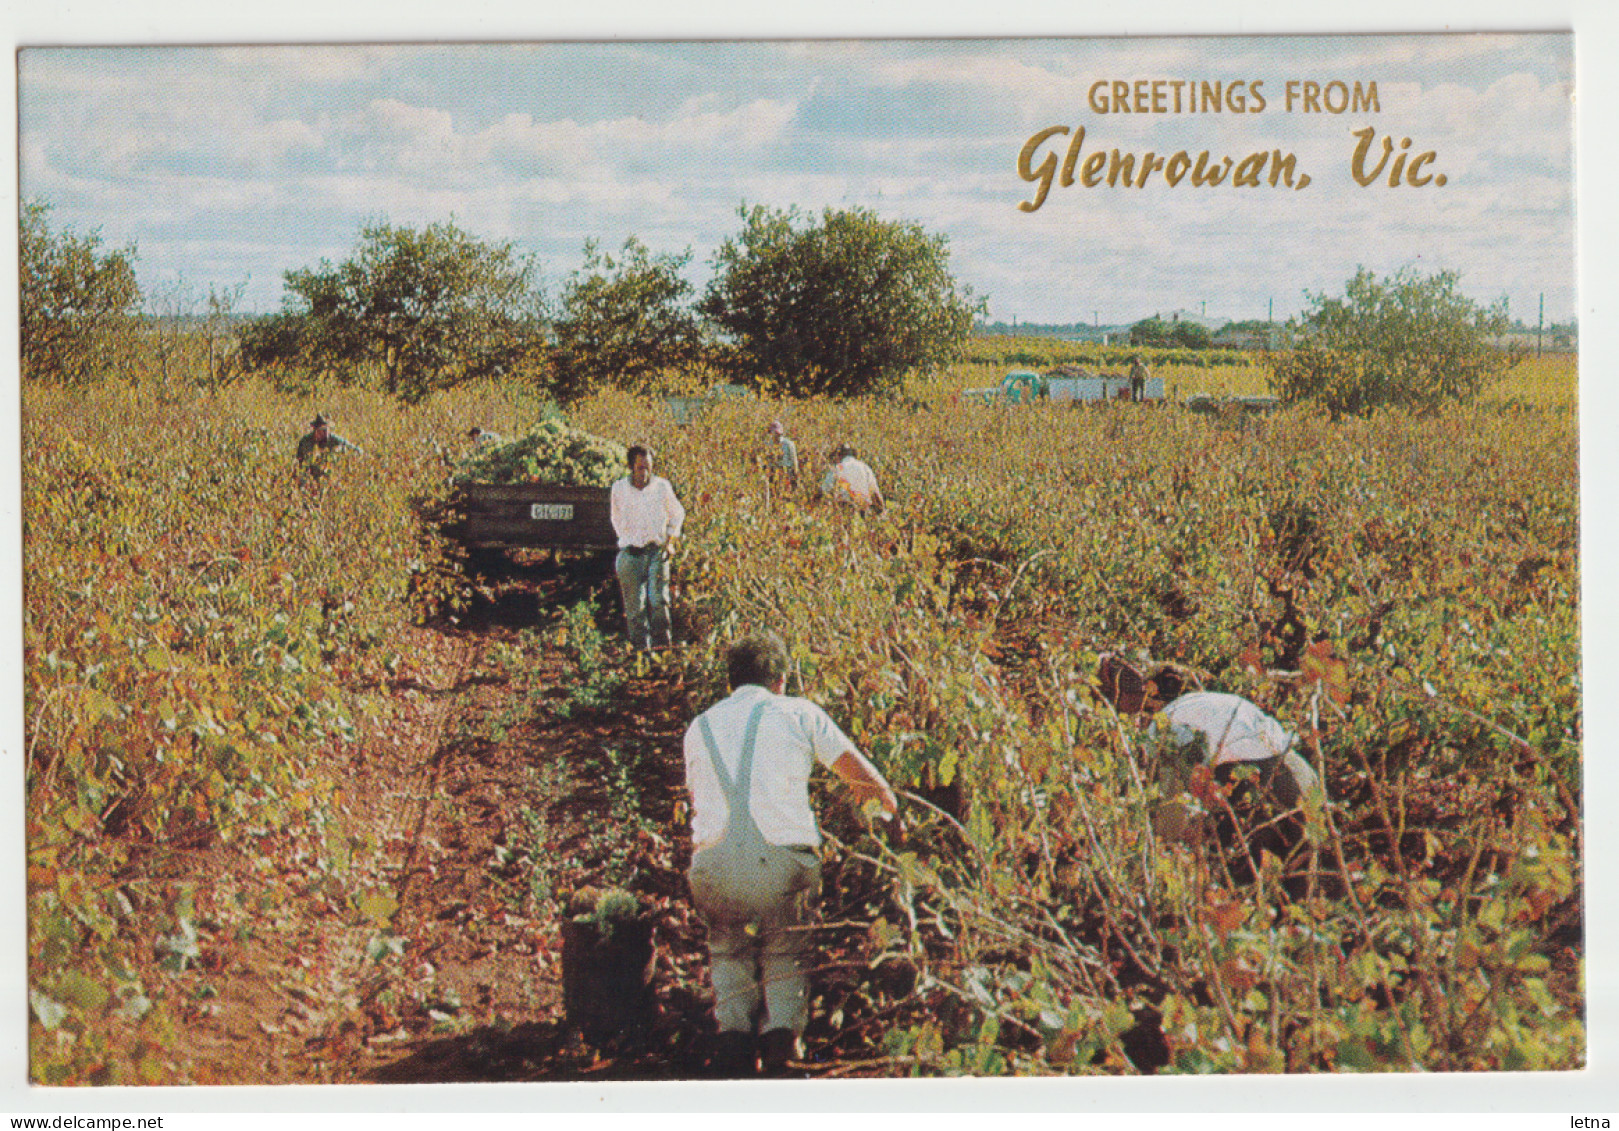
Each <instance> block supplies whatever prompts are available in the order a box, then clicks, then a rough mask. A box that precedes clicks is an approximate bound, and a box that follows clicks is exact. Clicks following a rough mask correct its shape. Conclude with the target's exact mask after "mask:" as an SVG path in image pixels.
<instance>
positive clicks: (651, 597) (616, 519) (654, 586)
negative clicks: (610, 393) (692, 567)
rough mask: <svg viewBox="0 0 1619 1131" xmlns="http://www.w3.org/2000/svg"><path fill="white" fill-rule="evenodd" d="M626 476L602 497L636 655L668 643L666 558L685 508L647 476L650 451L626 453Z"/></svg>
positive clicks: (658, 479)
mask: <svg viewBox="0 0 1619 1131" xmlns="http://www.w3.org/2000/svg"><path fill="white" fill-rule="evenodd" d="M627 462H628V463H629V467H630V473H629V474H628V475H626V476H624V477H623V478H622V479H619V480H618V481H616V482H615V483H614V484H613V486H612V490H611V491H610V492H609V493H608V511H609V515H610V517H611V518H612V521H613V532H614V533H615V534H617V535H618V558H617V559H616V560H615V562H614V568H615V570H616V572H617V574H618V586H619V591H620V593H622V595H623V597H624V621H625V624H626V627H627V628H628V630H629V634H630V645H631V647H633V648H634V649H635V650H636V651H637V652H645V651H649V650H651V649H652V648H662V647H667V646H668V645H669V644H671V643H673V637H672V635H671V633H670V629H669V559H670V558H671V557H672V556H673V555H674V552H675V543H676V542H677V540H678V539H679V538H680V528H681V527H682V526H683V525H684V524H685V521H686V508H685V507H684V506H682V505H681V503H680V499H679V498H678V497H677V496H676V495H675V489H674V487H673V486H671V485H670V483H669V481H668V480H667V479H664V478H662V477H660V476H657V475H653V474H652V450H651V449H650V448H647V447H645V446H643V445H641V444H637V445H635V446H634V447H632V448H631V449H630V450H629V453H628V457H627Z"/></svg>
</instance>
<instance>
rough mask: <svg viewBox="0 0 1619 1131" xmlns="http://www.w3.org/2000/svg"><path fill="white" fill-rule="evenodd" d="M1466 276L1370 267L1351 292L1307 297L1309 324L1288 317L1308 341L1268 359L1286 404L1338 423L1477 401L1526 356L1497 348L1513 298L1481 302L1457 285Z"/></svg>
mask: <svg viewBox="0 0 1619 1131" xmlns="http://www.w3.org/2000/svg"><path fill="white" fill-rule="evenodd" d="M1459 278H1460V276H1459V275H1458V274H1457V273H1456V272H1454V271H1439V272H1437V273H1435V274H1433V275H1426V276H1424V275H1420V274H1417V273H1416V272H1413V271H1410V270H1402V271H1400V272H1398V273H1397V274H1395V275H1392V276H1390V277H1388V278H1385V279H1381V280H1379V279H1377V278H1376V277H1375V276H1373V275H1372V273H1371V272H1370V271H1368V270H1366V269H1365V268H1364V267H1363V268H1361V269H1360V270H1358V271H1357V272H1356V273H1355V277H1354V278H1353V279H1350V280H1349V283H1348V285H1347V286H1346V287H1345V292H1344V297H1342V298H1330V297H1328V296H1327V295H1326V294H1324V293H1323V294H1315V295H1307V296H1306V297H1307V298H1308V300H1309V303H1310V309H1308V310H1307V311H1306V313H1305V316H1304V319H1303V322H1302V324H1301V325H1298V326H1297V327H1295V326H1294V325H1293V324H1291V323H1290V324H1289V329H1290V330H1292V329H1296V330H1297V332H1298V333H1299V334H1300V335H1301V337H1302V340H1301V342H1300V344H1299V345H1298V346H1297V347H1296V348H1294V349H1291V350H1286V351H1283V352H1279V353H1274V354H1271V355H1270V356H1269V357H1268V358H1267V359H1266V364H1267V365H1269V366H1270V368H1271V374H1270V384H1271V387H1272V389H1273V390H1275V392H1276V393H1277V394H1278V395H1279V396H1280V397H1281V398H1282V399H1283V400H1284V401H1288V402H1294V401H1314V402H1316V403H1318V404H1320V405H1321V406H1322V407H1324V408H1325V409H1326V410H1327V411H1328V412H1329V413H1330V414H1331V415H1332V418H1333V419H1334V420H1337V419H1339V418H1341V417H1343V416H1365V415H1368V414H1370V413H1371V412H1372V410H1374V409H1376V408H1379V407H1381V406H1384V405H1398V406H1400V407H1402V408H1406V409H1410V410H1411V411H1414V412H1419V413H1429V412H1433V411H1435V410H1436V409H1438V408H1439V407H1440V406H1441V405H1443V404H1445V403H1446V402H1447V401H1453V400H1470V399H1472V398H1473V397H1475V396H1477V395H1478V393H1479V392H1480V390H1482V389H1483V388H1484V386H1485V385H1486V384H1488V383H1489V382H1490V381H1492V380H1494V379H1495V378H1496V377H1498V376H1500V375H1501V374H1502V373H1503V372H1505V371H1506V370H1507V369H1508V368H1510V367H1511V366H1512V365H1514V364H1515V363H1516V362H1517V360H1518V358H1519V356H1520V355H1519V354H1518V353H1516V352H1513V351H1508V350H1502V349H1499V348H1498V347H1497V346H1496V345H1495V341H1494V340H1495V339H1496V338H1497V337H1498V336H1499V335H1500V334H1502V333H1504V332H1505V331H1506V328H1507V310H1506V300H1505V299H1503V300H1501V301H1500V302H1498V303H1496V304H1495V305H1493V306H1491V307H1488V308H1485V307H1481V306H1479V305H1478V304H1477V303H1475V302H1474V301H1473V300H1472V299H1470V298H1468V297H1467V296H1465V295H1463V294H1461V293H1460V292H1459V291H1458V290H1457V289H1456V283H1457V280H1458V279H1459Z"/></svg>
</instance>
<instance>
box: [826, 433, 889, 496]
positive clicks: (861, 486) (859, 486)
mask: <svg viewBox="0 0 1619 1131" xmlns="http://www.w3.org/2000/svg"><path fill="white" fill-rule="evenodd" d="M821 497H822V498H824V499H831V500H832V501H833V502H835V503H841V504H842V505H844V506H848V507H853V508H854V509H855V510H858V511H871V512H877V511H881V510H882V509H883V506H884V505H885V504H884V502H883V492H882V489H881V488H880V487H878V486H877V475H876V473H875V472H874V471H872V470H871V468H869V467H867V466H866V465H865V464H864V463H863V462H861V461H860V460H858V459H856V458H855V450H854V448H853V447H851V446H850V445H848V444H839V445H837V446H836V447H834V448H832V449H831V450H830V451H828V452H827V453H826V474H825V475H823V476H822V477H821Z"/></svg>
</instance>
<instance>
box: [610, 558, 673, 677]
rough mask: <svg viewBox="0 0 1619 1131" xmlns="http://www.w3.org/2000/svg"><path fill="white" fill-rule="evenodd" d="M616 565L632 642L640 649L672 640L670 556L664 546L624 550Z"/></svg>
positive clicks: (614, 564)
mask: <svg viewBox="0 0 1619 1131" xmlns="http://www.w3.org/2000/svg"><path fill="white" fill-rule="evenodd" d="M613 568H614V570H615V572H617V574H618V588H619V592H620V593H622V594H623V596H624V620H625V621H626V622H627V624H628V626H629V631H630V643H631V644H632V645H633V646H634V647H635V648H636V650H637V651H644V650H646V649H648V648H651V647H653V646H655V645H661V644H668V643H670V635H669V559H668V558H666V557H664V555H663V549H662V547H653V548H652V549H651V550H648V551H644V552H642V553H634V552H632V551H630V550H620V551H619V552H618V558H617V559H616V560H615V561H614V563H613Z"/></svg>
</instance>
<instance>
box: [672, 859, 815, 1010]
mask: <svg viewBox="0 0 1619 1131" xmlns="http://www.w3.org/2000/svg"><path fill="white" fill-rule="evenodd" d="M766 851H767V852H768V854H769V857H770V859H769V860H768V862H766V866H764V867H762V868H761V869H760V870H759V871H757V872H753V873H751V874H748V875H736V874H735V873H734V872H731V871H730V870H729V869H724V868H711V867H705V864H706V863H707V861H705V860H704V854H703V853H701V852H700V853H698V855H697V856H696V857H695V858H694V859H693V861H692V867H691V871H690V872H688V873H687V877H688V879H689V880H690V882H691V893H692V902H693V903H694V904H696V907H697V911H698V914H699V915H701V916H702V919H703V922H704V923H705V924H706V925H707V926H708V953H709V961H710V966H711V971H712V976H713V979H714V997H715V1014H716V1015H717V1017H718V1019H719V1025H720V1032H722V1033H727V1032H743V1033H751V1032H754V1031H755V1030H757V1031H758V1032H761V1033H763V1032H768V1031H770V1030H771V1029H791V1030H792V1031H793V1032H794V1033H802V1032H803V1031H804V1026H805V1024H807V1023H808V1021H809V957H810V954H811V950H812V947H811V943H812V927H811V922H812V918H813V909H814V903H815V898H816V896H818V895H819V894H820V889H821V863H820V860H819V859H818V858H817V856H816V855H815V850H814V849H811V848H785V847H781V846H778V845H769V846H768V847H767V849H766ZM745 909H746V910H745Z"/></svg>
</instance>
